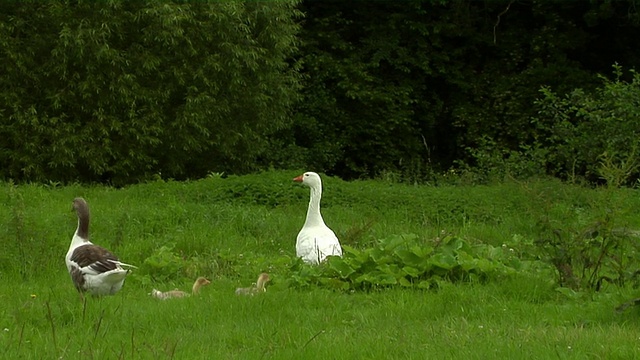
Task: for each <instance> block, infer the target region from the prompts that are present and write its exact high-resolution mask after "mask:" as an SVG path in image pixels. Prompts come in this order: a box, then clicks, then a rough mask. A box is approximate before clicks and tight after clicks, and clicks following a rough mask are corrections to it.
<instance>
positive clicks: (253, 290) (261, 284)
mask: <svg viewBox="0 0 640 360" xmlns="http://www.w3.org/2000/svg"><path fill="white" fill-rule="evenodd" d="M269 281H271V278H269V274H267V273H262V274H260V276H258V281H256V283H255V285H253V286H251V287H246V288H237V289H236V295H251V296H253V295H256V294H260V293H263V292H266V291H267V288H266V285H267V282H269Z"/></svg>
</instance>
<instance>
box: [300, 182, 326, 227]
mask: <svg viewBox="0 0 640 360" xmlns="http://www.w3.org/2000/svg"><path fill="white" fill-rule="evenodd" d="M310 189H311V196H310V198H309V208H308V209H307V220H306V221H305V223H304V226H305V227H312V226H319V225H324V220H322V215H321V214H320V199H321V198H322V185H321V184H319V185H315V186H310Z"/></svg>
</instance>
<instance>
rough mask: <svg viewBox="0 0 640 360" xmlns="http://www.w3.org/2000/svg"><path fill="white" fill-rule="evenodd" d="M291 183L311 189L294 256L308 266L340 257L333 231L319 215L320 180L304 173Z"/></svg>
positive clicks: (338, 244)
mask: <svg viewBox="0 0 640 360" xmlns="http://www.w3.org/2000/svg"><path fill="white" fill-rule="evenodd" d="M293 181H297V182H301V183H303V184H304V185H307V186H308V187H309V188H310V189H311V197H310V199H309V209H308V210H307V220H306V221H305V222H304V226H303V227H302V229H301V230H300V232H299V233H298V237H297V239H296V255H297V256H298V257H301V258H302V260H303V261H304V262H306V263H309V264H319V263H321V262H322V261H324V260H325V259H326V258H327V256H332V255H333V256H342V247H341V246H340V241H338V238H337V237H336V234H335V233H334V232H333V230H331V229H329V227H328V226H327V225H326V224H325V223H324V220H323V219H322V215H321V214H320V198H321V197H322V180H320V175H318V174H316V173H314V172H311V171H309V172H306V173H304V174H302V175H300V176H298V177H296V178H294V179H293Z"/></svg>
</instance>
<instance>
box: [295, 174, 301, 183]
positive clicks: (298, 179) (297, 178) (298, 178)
mask: <svg viewBox="0 0 640 360" xmlns="http://www.w3.org/2000/svg"><path fill="white" fill-rule="evenodd" d="M293 181H295V182H302V175H300V176H296V177H294V178H293Z"/></svg>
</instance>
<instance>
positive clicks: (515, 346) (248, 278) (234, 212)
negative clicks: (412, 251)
mask: <svg viewBox="0 0 640 360" xmlns="http://www.w3.org/2000/svg"><path fill="white" fill-rule="evenodd" d="M294 175H297V174H295V173H289V172H268V173H263V174H259V175H249V176H242V177H231V178H228V179H220V178H209V179H203V180H199V181H193V182H154V183H149V184H140V185H135V186H131V187H127V188H124V189H113V188H108V187H100V186H80V185H71V186H49V187H46V186H40V185H20V186H13V185H10V184H3V185H2V187H1V190H0V222H1V223H2V224H3V226H2V227H1V229H0V244H2V245H1V246H2V249H1V250H2V251H1V252H0V304H2V306H0V345H1V346H0V357H1V358H21V359H31V358H33V359H42V358H50V359H79V358H82V359H87V358H96V359H216V358H224V359H316V358H318V359H320V358H322V359H326V358H335V359H338V358H340V359H351V358H354V359H379V358H397V359H425V358H426V359H461V358H464V359H487V358H509V359H531V358H538V359H542V358H554V359H555V358H558V359H600V358H606V359H629V358H636V357H638V356H640V327H639V326H638V325H640V321H639V317H638V315H639V314H638V311H639V310H638V309H633V308H632V309H630V310H628V311H626V312H624V313H616V312H615V311H614V309H615V307H616V306H617V305H619V304H620V303H621V302H624V301H626V300H627V299H630V298H632V297H636V296H637V291H635V290H634V289H632V288H618V287H614V286H608V287H606V288H605V289H604V290H603V291H601V292H599V293H584V294H577V295H576V296H567V295H566V294H564V293H561V292H558V291H557V290H556V289H555V287H556V285H555V282H554V281H555V279H554V278H549V277H543V276H540V275H535V274H524V273H523V274H516V275H514V276H511V277H507V278H501V279H500V281H497V280H494V281H489V282H487V283H482V284H481V283H460V284H452V283H447V282H443V283H442V285H441V286H440V287H439V288H438V289H435V290H429V291H423V290H415V289H400V288H394V289H385V290H378V291H371V292H367V293H362V292H355V293H340V292H334V291H330V290H326V289H323V288H310V289H305V290H301V289H296V288H291V287H289V286H288V285H287V276H288V274H289V272H290V269H289V267H288V266H289V264H291V262H292V259H293V257H294V243H295V236H296V234H297V232H298V230H299V228H300V226H302V223H303V222H304V214H305V211H306V203H307V201H308V190H307V189H305V188H302V187H300V186H299V185H295V184H293V183H291V181H290V179H291V178H292V177H293V176H294ZM76 196H83V197H85V198H86V199H87V201H88V202H89V205H90V206H91V210H92V224H91V232H92V239H93V240H94V241H95V242H96V243H99V244H101V245H104V246H106V247H109V248H111V249H112V250H114V252H116V253H117V254H118V255H119V256H120V257H121V259H122V260H123V261H125V262H129V263H133V264H137V265H139V266H140V269H139V270H137V271H135V272H134V273H133V274H132V275H131V276H130V277H129V278H128V279H127V282H126V284H125V287H124V288H123V290H122V291H121V292H120V293H118V294H117V295H116V296H113V297H104V298H99V299H96V298H88V299H87V301H86V303H84V304H83V302H82V301H81V300H80V299H79V296H78V294H77V293H76V292H75V290H74V288H73V286H72V284H71V281H70V279H69V275H68V274H67V272H66V269H65V267H64V260H63V257H64V253H65V252H66V249H67V247H68V244H69V241H70V239H71V235H72V234H73V231H74V230H75V226H76V218H75V215H74V214H73V213H71V211H70V210H71V200H72V199H73V198H74V197H76ZM639 201H640V199H638V196H637V194H636V192H635V191H634V190H630V189H620V190H606V191H605V190H599V189H586V188H580V187H574V186H569V185H565V184H561V183H559V182H555V181H548V180H545V181H532V182H530V183H520V184H518V183H506V184H499V185H494V186H482V187H480V186H477V187H472V186H460V187H427V186H408V185H401V184H390V183H385V182H381V181H358V182H343V181H341V180H339V179H334V178H329V177H326V178H325V194H324V196H323V214H324V217H325V220H326V221H327V223H328V224H329V225H330V226H331V227H332V228H334V230H335V231H336V233H337V234H338V236H339V237H340V238H341V240H342V241H343V243H345V244H350V245H352V246H355V247H360V248H362V247H366V246H368V245H369V244H371V242H372V241H373V240H374V239H378V238H382V237H385V236H389V235H391V234H405V233H414V234H419V235H420V236H422V237H424V238H433V237H435V236H437V235H438V234H439V233H440V231H442V230H443V229H445V230H447V231H449V232H454V233H457V234H458V235H459V236H463V237H465V238H467V239H472V240H473V241H477V242H485V243H491V244H494V245H501V244H507V245H508V246H510V247H513V248H514V251H516V252H524V250H523V249H524V248H525V247H524V244H522V248H520V247H519V245H521V242H522V243H524V242H528V241H532V240H535V238H536V237H537V236H539V232H538V228H539V226H540V222H541V221H546V222H548V223H551V224H555V225H557V226H562V227H563V228H565V229H581V228H582V227H588V226H589V225H590V224H592V223H593V222H594V221H598V219H601V218H602V216H603V214H610V213H614V214H615V219H616V224H617V225H619V226H626V227H631V228H640V224H638V222H639V221H640V219H639V218H638V217H637V216H635V212H634V209H637V208H638V205H640V204H638V202H639ZM163 247H165V250H161V248H163ZM163 251H164V252H163ZM523 255H524V254H523ZM152 260H153V261H152ZM154 261H155V262H154ZM261 271H267V272H269V273H270V274H271V275H272V278H273V283H272V284H271V286H270V288H269V291H268V292H267V293H265V294H262V295H261V296H256V297H238V296H235V295H234V290H235V288H236V287H238V286H247V285H248V284H250V283H251V282H252V281H255V277H256V276H257V274H258V273H259V272H261ZM197 275H204V276H207V277H208V278H209V279H211V280H213V281H212V284H211V285H209V286H207V287H205V288H203V290H202V293H201V294H200V296H197V297H191V298H187V299H174V300H173V301H158V300H157V299H153V298H151V297H150V296H148V293H149V292H150V291H151V288H152V287H157V288H159V289H161V290H167V289H173V288H174V287H179V288H181V289H188V288H190V285H191V283H192V281H193V279H194V278H195V276H197Z"/></svg>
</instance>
